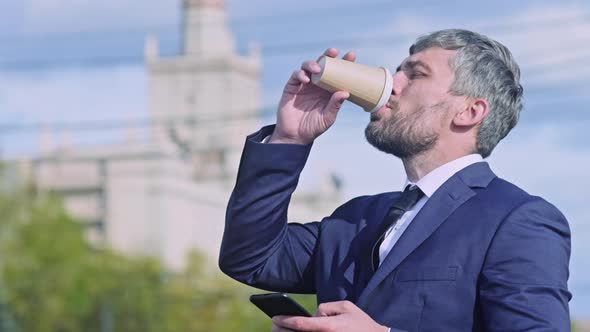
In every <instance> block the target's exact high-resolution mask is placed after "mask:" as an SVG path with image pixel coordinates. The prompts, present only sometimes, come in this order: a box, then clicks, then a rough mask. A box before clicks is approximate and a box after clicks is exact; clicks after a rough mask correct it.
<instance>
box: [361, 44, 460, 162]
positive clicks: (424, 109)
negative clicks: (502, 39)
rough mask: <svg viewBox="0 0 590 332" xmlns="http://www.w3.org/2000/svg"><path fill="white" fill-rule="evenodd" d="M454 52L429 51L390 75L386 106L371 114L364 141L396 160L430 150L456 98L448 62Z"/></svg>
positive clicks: (441, 130)
mask: <svg viewBox="0 0 590 332" xmlns="http://www.w3.org/2000/svg"><path fill="white" fill-rule="evenodd" d="M455 54H456V51H449V50H444V49H441V48H429V49H426V50H423V51H421V52H419V53H415V54H413V55H411V56H410V57H408V58H406V59H405V60H404V61H403V62H402V64H401V65H400V66H399V67H398V69H397V71H396V73H395V74H394V76H393V91H392V94H391V97H390V98H389V102H388V103H387V105H386V106H383V107H381V108H380V109H379V110H378V111H376V112H374V113H372V114H371V121H370V122H369V124H368V125H367V128H366V129H365V136H366V138H367V141H368V142H369V143H370V144H371V145H373V146H374V147H376V148H377V149H379V150H381V151H383V152H386V153H390V154H393V155H395V156H397V157H399V158H409V157H413V156H415V155H418V154H420V153H422V152H425V151H428V150H430V149H432V148H433V147H434V146H435V145H436V142H437V141H438V139H439V137H440V135H441V134H443V135H444V133H445V130H448V129H449V127H450V122H451V118H452V115H453V112H452V110H454V109H457V107H459V105H460V104H459V103H458V102H459V99H460V98H459V97H456V96H453V95H451V94H449V89H450V86H451V84H452V83H453V81H454V79H455V75H454V73H453V72H452V70H451V68H450V66H449V63H450V62H449V61H450V60H451V59H452V58H453V57H454V55H455Z"/></svg>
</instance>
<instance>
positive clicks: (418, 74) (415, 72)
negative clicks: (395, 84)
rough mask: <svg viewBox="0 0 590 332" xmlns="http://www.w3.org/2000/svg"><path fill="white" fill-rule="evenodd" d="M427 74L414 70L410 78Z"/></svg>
mask: <svg viewBox="0 0 590 332" xmlns="http://www.w3.org/2000/svg"><path fill="white" fill-rule="evenodd" d="M424 76H426V74H424V73H422V72H419V71H412V72H410V79H414V78H420V77H424Z"/></svg>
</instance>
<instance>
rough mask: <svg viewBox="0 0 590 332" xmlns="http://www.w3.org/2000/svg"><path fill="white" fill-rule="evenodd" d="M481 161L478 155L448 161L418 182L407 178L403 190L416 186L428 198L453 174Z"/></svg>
mask: <svg viewBox="0 0 590 332" xmlns="http://www.w3.org/2000/svg"><path fill="white" fill-rule="evenodd" d="M481 161H483V158H482V157H481V155H479V154H469V155H466V156H463V157H461V158H457V159H455V160H453V161H450V162H448V163H446V164H444V165H442V166H439V167H437V168H435V169H434V170H432V171H431V172H430V173H428V174H426V175H425V176H424V177H422V178H421V179H420V180H418V182H416V183H414V182H411V181H410V180H409V179H408V178H406V183H405V185H404V188H406V187H407V186H408V185H417V186H418V188H420V190H422V192H423V193H424V195H425V196H426V197H428V198H430V197H431V196H432V195H433V194H434V192H435V191H436V190H437V189H438V188H439V187H440V186H442V184H443V183H445V182H446V181H447V180H448V179H449V178H450V177H451V176H453V175H455V173H457V172H459V171H460V170H462V169H463V168H465V167H467V166H469V165H472V164H475V163H477V162H481Z"/></svg>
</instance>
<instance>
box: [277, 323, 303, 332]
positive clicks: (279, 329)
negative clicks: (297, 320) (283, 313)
mask: <svg viewBox="0 0 590 332" xmlns="http://www.w3.org/2000/svg"><path fill="white" fill-rule="evenodd" d="M271 332H297V331H295V330H291V329H288V328H286V327H280V326H278V325H275V324H272V330H271Z"/></svg>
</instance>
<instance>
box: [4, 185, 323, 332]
mask: <svg viewBox="0 0 590 332" xmlns="http://www.w3.org/2000/svg"><path fill="white" fill-rule="evenodd" d="M0 180H1V179H0ZM188 262H189V263H188V265H187V267H186V268H185V270H184V271H181V272H175V273H173V272H171V271H167V270H166V269H164V268H163V267H162V266H161V265H160V263H159V262H158V261H157V260H156V259H153V258H148V257H124V256H122V255H120V254H117V253H114V252H112V251H110V250H108V249H105V248H98V247H93V246H91V245H89V243H88V242H87V241H86V238H85V230H84V228H83V226H82V224H81V223H80V222H78V221H76V220H74V219H73V218H71V217H70V216H69V215H68V214H67V213H66V212H65V209H64V207H63V204H62V202H61V201H60V199H59V198H58V197H55V196H51V195H47V194H44V195H39V194H36V193H35V191H34V190H32V189H27V190H13V191H6V190H4V191H0V330H1V331H9V332H12V331H14V332H17V331H18V332H21V331H23V332H25V331H26V332H74V331H75V332H78V331H88V332H118V331H125V332H134V331H138V332H139V331H141V332H151V331H154V332H155V331H158V332H166V331H171V332H172V331H183V332H191V331H195V332H199V331H207V332H209V331H270V326H271V322H270V319H268V317H266V316H265V315H264V314H263V313H262V312H260V311H259V310H258V309H257V308H256V307H254V306H253V305H251V304H250V303H249V301H248V297H249V296H250V295H251V294H254V293H261V292H262V291H260V290H257V289H254V288H251V287H247V286H244V285H240V284H238V283H237V282H235V281H233V280H231V279H230V278H228V277H225V276H222V275H221V274H220V273H219V272H217V271H216V269H214V270H213V269H212V268H211V267H209V268H207V267H208V266H209V265H207V264H206V262H205V259H204V257H202V256H200V255H199V254H197V253H193V254H191V255H190V257H189V258H188ZM295 297H296V298H297V300H298V301H300V302H301V303H302V304H303V305H304V306H305V307H306V308H307V309H308V310H309V311H310V312H314V311H315V297H314V296H300V295H299V296H295Z"/></svg>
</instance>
